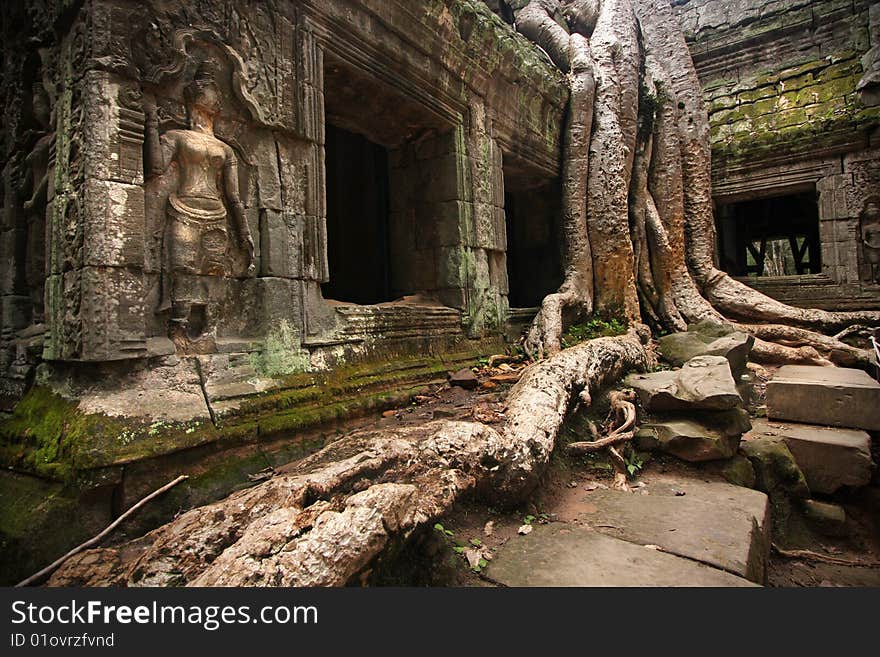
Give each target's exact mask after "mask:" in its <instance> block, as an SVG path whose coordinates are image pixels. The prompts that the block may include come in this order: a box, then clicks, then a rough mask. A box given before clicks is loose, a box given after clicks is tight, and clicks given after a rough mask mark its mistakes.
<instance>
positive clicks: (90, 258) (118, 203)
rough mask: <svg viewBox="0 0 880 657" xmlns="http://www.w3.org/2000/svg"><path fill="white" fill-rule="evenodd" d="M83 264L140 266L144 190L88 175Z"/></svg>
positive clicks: (142, 251) (142, 242)
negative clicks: (92, 177) (91, 177)
mask: <svg viewBox="0 0 880 657" xmlns="http://www.w3.org/2000/svg"><path fill="white" fill-rule="evenodd" d="M83 199H84V200H83V211H84V212H83V220H84V222H85V228H84V230H85V239H84V240H83V247H84V261H85V264H86V265H87V266H93V267H101V266H113V267H143V264H144V190H143V188H142V187H140V186H139V185H129V184H126V183H121V182H116V181H111V180H96V179H89V180H87V181H86V184H85V189H84V190H83Z"/></svg>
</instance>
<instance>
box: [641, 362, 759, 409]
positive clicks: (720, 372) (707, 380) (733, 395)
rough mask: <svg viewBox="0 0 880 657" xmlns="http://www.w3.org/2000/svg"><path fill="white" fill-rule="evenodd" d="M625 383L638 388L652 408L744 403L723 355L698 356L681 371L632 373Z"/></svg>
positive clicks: (729, 406)
mask: <svg viewBox="0 0 880 657" xmlns="http://www.w3.org/2000/svg"><path fill="white" fill-rule="evenodd" d="M626 385H628V386H629V387H631V388H634V389H635V391H636V393H637V394H638V396H639V400H640V401H641V403H642V406H643V407H644V408H646V409H647V410H649V411H692V410H722V411H723V410H730V409H733V408H738V407H741V406H742V397H740V394H739V392H738V391H737V389H736V383H735V382H734V380H733V375H732V374H731V371H730V365H729V363H728V362H727V359H726V358H724V357H723V356H698V357H696V358H692V359H691V360H689V361H688V362H687V363H685V365H684V367H682V368H681V369H679V370H672V371H669V370H666V371H661V372H653V373H651V374H631V375H629V376H628V377H626Z"/></svg>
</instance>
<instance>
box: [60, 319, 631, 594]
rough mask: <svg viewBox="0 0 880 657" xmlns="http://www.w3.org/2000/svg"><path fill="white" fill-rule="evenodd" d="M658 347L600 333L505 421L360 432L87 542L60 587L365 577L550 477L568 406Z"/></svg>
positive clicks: (546, 373) (521, 385)
mask: <svg viewBox="0 0 880 657" xmlns="http://www.w3.org/2000/svg"><path fill="white" fill-rule="evenodd" d="M647 365H648V354H647V352H646V350H645V348H644V346H643V345H642V343H641V340H640V339H639V337H638V335H637V334H636V333H635V332H634V331H633V332H631V333H630V334H629V335H626V336H621V337H616V338H599V339H596V340H592V341H590V342H586V343H583V344H581V345H578V346H576V347H572V348H571V349H567V350H565V351H563V352H562V353H560V354H558V355H557V356H555V357H553V358H549V359H547V360H543V361H541V362H539V363H536V364H534V365H531V366H529V367H528V368H526V369H525V370H524V372H523V375H522V377H521V378H520V381H519V382H518V383H517V384H516V385H515V386H514V388H513V389H512V390H511V392H510V395H509V396H508V401H507V411H506V421H505V423H504V425H502V426H500V427H499V428H498V429H496V428H494V427H490V426H486V425H484V424H480V423H477V422H453V421H435V422H430V423H428V424H426V425H423V426H417V427H409V428H399V429H384V430H381V431H377V430H373V431H362V432H358V433H354V434H350V435H348V436H345V437H343V438H340V439H339V440H338V441H336V442H334V443H332V444H331V445H328V446H327V447H325V448H324V449H323V450H321V451H320V452H317V453H316V454H314V455H312V456H310V457H307V458H305V459H303V460H301V461H298V462H296V463H294V464H291V465H290V466H287V467H285V468H282V469H281V470H280V471H279V472H278V474H277V475H276V476H274V477H273V478H272V479H270V480H268V481H265V482H263V483H260V484H257V485H256V486H254V487H253V488H250V489H248V490H245V491H241V492H238V493H235V494H233V495H231V496H230V497H228V498H226V499H224V500H221V501H219V502H216V503H214V504H210V505H207V506H203V507H199V508H196V509H192V510H191V511H188V512H186V513H184V514H183V515H181V516H180V517H178V518H176V519H175V520H173V521H171V522H170V523H168V524H167V525H164V526H162V527H159V528H158V529H155V530H154V531H152V532H150V533H149V534H147V535H146V536H144V537H142V538H140V539H137V540H135V541H131V542H129V543H127V544H124V545H122V546H120V547H118V548H101V549H94V550H88V551H85V552H82V553H80V554H78V555H76V556H74V557H72V558H71V559H70V560H69V561H67V562H66V563H65V564H64V565H62V566H61V567H60V568H59V569H58V570H57V571H56V572H55V574H54V575H53V576H52V578H51V579H50V581H49V584H50V585H92V586H96V585H127V586H184V585H193V586H265V585H269V586H273V585H278V586H333V585H343V584H346V583H347V582H349V581H357V579H358V577H359V576H361V575H363V574H364V573H365V572H366V571H367V570H368V569H369V567H370V564H371V563H373V562H374V560H375V559H376V558H377V557H378V556H379V555H380V554H381V553H382V552H383V551H384V550H385V549H386V548H387V547H389V545H390V544H392V542H394V541H398V540H402V539H404V538H405V537H406V536H408V535H409V534H410V533H412V532H413V531H414V530H415V529H417V528H419V527H421V526H424V525H426V524H430V523H431V522H432V521H433V520H434V519H436V518H437V517H439V516H441V515H443V514H444V513H446V512H447V511H448V510H449V509H450V508H451V507H452V505H453V504H454V502H455V501H456V500H457V499H458V498H459V497H460V496H461V495H462V494H464V493H467V492H474V493H475V494H477V495H479V496H480V497H481V498H483V499H486V500H488V501H491V502H493V503H495V504H499V503H503V504H508V505H509V504H512V503H516V502H518V501H521V500H522V499H524V497H525V496H526V495H528V493H530V492H531V491H532V490H533V489H534V488H535V487H536V486H537V484H538V479H539V477H540V475H541V473H542V471H543V469H544V466H545V465H546V463H547V461H548V459H549V457H550V453H551V452H552V451H553V448H554V446H555V443H556V438H557V436H558V434H559V430H560V428H561V426H562V422H563V419H564V416H565V414H566V410H567V409H568V408H569V407H570V406H571V405H572V404H573V403H575V402H576V401H577V400H578V399H581V400H583V399H589V398H590V394H591V391H592V393H595V392H597V391H598V390H599V389H600V388H601V387H603V386H605V385H608V384H609V383H611V382H613V381H616V380H617V379H618V378H619V377H620V376H622V375H623V374H625V373H626V372H627V371H630V370H644V369H645V368H646V367H647Z"/></svg>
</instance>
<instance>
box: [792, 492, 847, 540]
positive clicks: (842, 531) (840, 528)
mask: <svg viewBox="0 0 880 657" xmlns="http://www.w3.org/2000/svg"><path fill="white" fill-rule="evenodd" d="M802 510H803V512H804V517H805V518H806V519H807V522H808V523H809V524H810V526H811V527H812V528H813V529H815V530H816V531H817V532H819V533H820V534H824V535H825V536H846V535H847V534H849V529H848V527H847V526H846V511H844V509H843V507H842V506H840V505H838V504H829V503H828V502H819V501H818V500H804V501H803V502H802Z"/></svg>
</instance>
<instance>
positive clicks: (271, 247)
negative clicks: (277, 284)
mask: <svg viewBox="0 0 880 657" xmlns="http://www.w3.org/2000/svg"><path fill="white" fill-rule="evenodd" d="M304 223H305V219H304V217H297V216H295V215H293V214H292V213H290V212H287V211H278V210H268V209H266V210H262V211H261V212H260V274H261V275H262V276H273V277H278V278H298V277H300V276H302V250H303V225H304Z"/></svg>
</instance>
